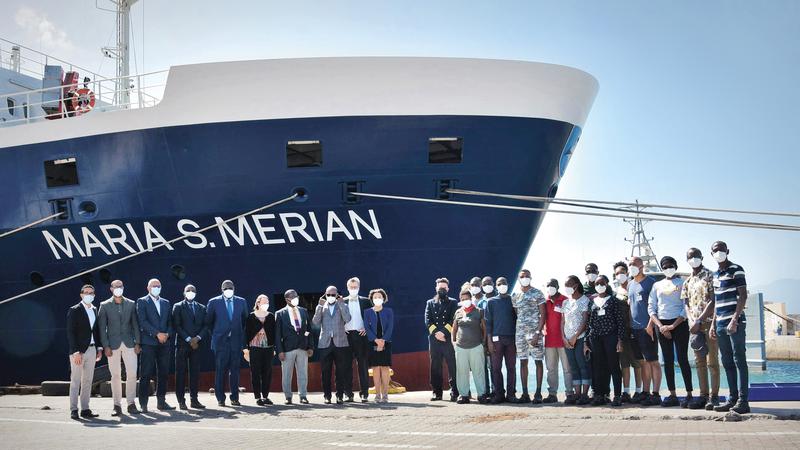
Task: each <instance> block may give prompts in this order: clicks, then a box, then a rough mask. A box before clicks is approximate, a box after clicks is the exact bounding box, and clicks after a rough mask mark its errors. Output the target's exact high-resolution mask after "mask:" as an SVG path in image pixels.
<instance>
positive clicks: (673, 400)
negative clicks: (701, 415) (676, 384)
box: [661, 394, 681, 408]
mask: <svg viewBox="0 0 800 450" xmlns="http://www.w3.org/2000/svg"><path fill="white" fill-rule="evenodd" d="M680 404H681V402H680V401H679V400H678V397H677V396H676V395H675V394H669V395H668V396H666V397H664V400H662V401H661V406H662V407H664V408H669V407H672V406H680Z"/></svg>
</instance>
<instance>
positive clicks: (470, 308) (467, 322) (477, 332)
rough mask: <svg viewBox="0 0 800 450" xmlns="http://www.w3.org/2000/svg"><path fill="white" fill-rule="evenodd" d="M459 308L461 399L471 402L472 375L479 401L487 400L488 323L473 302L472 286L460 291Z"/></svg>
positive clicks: (457, 346) (456, 342)
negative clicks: (484, 375)
mask: <svg viewBox="0 0 800 450" xmlns="http://www.w3.org/2000/svg"><path fill="white" fill-rule="evenodd" d="M459 299H460V302H459V306H460V307H459V308H458V310H457V311H456V314H455V318H454V319H453V334H452V340H453V345H454V346H455V350H456V372H457V375H456V380H457V382H458V391H459V392H460V393H461V396H460V397H459V398H458V401H457V403H459V404H465V403H469V402H470V399H469V395H467V392H469V390H470V383H469V379H470V378H469V377H470V374H472V380H473V381H474V383H475V390H476V392H475V394H476V395H477V396H478V402H479V403H486V402H487V401H488V396H487V393H486V382H485V379H484V377H483V370H484V365H485V364H486V356H485V350H484V343H485V342H486V323H485V322H484V319H483V313H482V311H481V310H480V309H479V308H478V307H477V306H475V304H474V303H473V302H472V294H471V293H470V291H469V288H467V289H465V290H462V291H461V293H460V294H459Z"/></svg>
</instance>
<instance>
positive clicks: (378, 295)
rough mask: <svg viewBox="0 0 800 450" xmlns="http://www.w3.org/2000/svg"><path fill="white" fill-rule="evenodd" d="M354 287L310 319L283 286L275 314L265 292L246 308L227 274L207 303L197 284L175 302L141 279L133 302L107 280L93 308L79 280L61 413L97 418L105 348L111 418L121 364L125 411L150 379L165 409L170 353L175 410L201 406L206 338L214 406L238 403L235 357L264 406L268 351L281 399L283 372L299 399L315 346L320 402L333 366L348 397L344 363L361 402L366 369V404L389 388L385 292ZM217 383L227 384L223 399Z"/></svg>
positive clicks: (340, 398) (288, 393)
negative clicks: (140, 292) (363, 292)
mask: <svg viewBox="0 0 800 450" xmlns="http://www.w3.org/2000/svg"><path fill="white" fill-rule="evenodd" d="M360 287H361V282H360V281H359V279H358V278H351V279H349V280H348V281H347V288H348V295H347V296H342V295H340V294H339V292H338V291H337V289H336V287H335V286H329V287H328V288H327V289H326V290H325V294H324V295H323V296H322V297H321V298H320V299H319V303H318V305H317V306H316V309H315V311H314V314H313V316H310V315H309V312H308V310H306V309H305V308H303V307H302V306H300V304H299V303H300V297H299V295H298V293H297V292H296V291H295V290H293V289H290V290H287V291H286V292H285V293H284V299H285V300H286V307H284V308H282V309H280V310H279V311H277V312H276V313H274V314H273V313H272V312H270V309H269V306H270V305H269V297H267V296H266V295H263V294H262V295H259V296H258V297H257V298H256V301H255V304H254V306H253V309H252V311H248V308H247V304H246V302H245V299H244V298H242V297H239V296H237V295H235V294H234V284H233V282H232V281H230V280H225V281H223V282H222V285H221V295H219V296H217V297H214V298H212V299H210V300H209V301H208V302H207V304H206V305H203V304H202V303H200V302H198V301H196V296H197V289H196V288H195V287H194V286H193V285H191V284H189V285H187V286H186V287H185V288H184V290H183V299H182V300H181V301H180V302H177V303H175V304H174V305H171V304H170V302H169V300H167V299H165V298H163V297H161V282H160V281H159V280H158V279H151V280H150V281H149V282H148V283H147V295H145V296H143V297H141V298H139V299H138V300H135V301H134V300H131V299H128V298H126V297H125V296H124V285H123V282H122V281H121V280H114V281H113V282H112V283H111V286H110V290H111V297H110V298H109V299H107V300H105V301H103V302H102V303H100V307H99V308H97V307H95V306H94V305H93V302H94V299H95V289H94V287H93V286H91V285H84V286H83V287H82V288H81V292H80V296H81V301H80V302H79V303H78V304H76V305H74V306H72V307H71V308H70V309H69V312H68V314H67V338H68V342H69V354H70V357H69V361H70V368H71V380H70V415H71V417H72V418H73V419H78V418H79V417H84V418H93V417H97V416H98V415H97V414H95V413H93V412H92V411H91V409H90V408H89V399H90V397H91V390H92V381H93V377H94V367H95V363H96V362H97V361H100V359H101V358H102V357H103V356H104V355H105V356H106V357H107V358H108V366H109V370H110V372H111V392H112V397H113V402H114V411H113V413H112V416H120V415H122V414H123V409H122V390H123V384H122V365H123V364H124V366H125V401H126V404H127V409H126V410H127V412H128V414H139V413H140V412H147V405H148V399H149V397H150V381H151V379H153V378H155V385H156V392H155V393H156V399H157V408H158V409H159V410H172V409H174V407H172V406H170V405H169V404H168V403H167V402H166V390H167V376H168V374H169V367H170V363H171V358H173V357H174V358H175V394H176V397H177V401H178V406H179V408H180V409H184V410H185V409H188V407H189V406H190V407H192V408H195V409H204V408H205V406H204V405H203V404H202V403H200V401H199V399H198V385H199V375H200V372H199V365H200V354H201V352H202V351H204V349H205V348H206V347H205V342H208V341H210V348H211V351H212V352H213V355H214V365H215V380H214V381H215V383H214V394H215V396H216V399H217V404H218V405H219V406H225V402H226V400H228V399H229V400H230V404H231V405H233V406H239V405H240V402H239V370H240V362H241V360H242V358H244V359H245V360H246V361H248V362H249V363H250V370H251V380H252V385H253V386H252V388H253V394H254V395H255V399H256V403H257V404H258V405H271V404H273V403H272V401H271V400H270V399H269V387H270V384H271V382H272V361H273V357H274V355H275V354H277V356H278V359H279V360H280V362H281V372H282V373H281V374H282V388H283V393H284V396H285V403H286V404H292V397H293V392H292V379H293V376H294V374H295V373H296V375H297V385H298V390H299V396H300V400H299V401H300V403H304V404H307V403H308V398H307V385H308V359H309V358H310V357H311V356H312V355H313V353H314V351H315V349H316V351H317V352H319V359H320V362H321V366H322V387H323V393H324V398H325V403H328V404H330V403H331V402H332V387H331V378H332V376H333V371H334V367H335V374H336V403H337V404H342V403H344V402H353V401H355V400H354V397H355V396H354V392H353V377H352V364H353V360H355V362H356V364H357V366H358V375H359V395H360V398H361V401H362V402H367V401H368V394H369V369H370V368H372V372H373V380H374V386H375V392H376V395H375V401H376V402H378V403H385V402H387V401H388V393H389V382H390V371H389V369H390V366H391V361H392V350H391V349H392V344H391V343H392V330H393V328H394V314H393V312H392V310H391V308H389V307H387V306H386V303H387V302H388V296H387V294H386V292H385V291H384V290H383V289H373V290H372V291H370V292H369V295H368V296H367V297H363V296H360V295H359V291H360ZM312 324H313V325H315V326H316V327H318V328H319V330H320V332H319V340H318V342H317V344H316V346H315V345H314V340H313V338H312V335H311V325H312ZM137 370H138V371H139V383H138V390H137V383H136V377H137ZM187 375H188V379H189V389H188V390H189V395H190V403H189V405H188V406H187V403H186V390H187V389H186V378H187ZM226 380H227V381H228V386H229V387H230V391H229V392H230V393H229V395H228V396H227V398H226V394H225V382H226ZM137 393H138V400H139V407H138V408H137V406H136V403H135V399H136V396H137ZM79 400H80V411H79V409H78V408H79V404H78V403H79ZM140 408H141V409H140Z"/></svg>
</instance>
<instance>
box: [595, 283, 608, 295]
mask: <svg viewBox="0 0 800 450" xmlns="http://www.w3.org/2000/svg"><path fill="white" fill-rule="evenodd" d="M607 288H608V286H605V285H603V284H598V285H597V286H595V287H594V290H595V291H597V293H598V294H605V293H606V289H607Z"/></svg>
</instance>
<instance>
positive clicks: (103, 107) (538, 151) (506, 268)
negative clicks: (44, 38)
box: [0, 11, 598, 389]
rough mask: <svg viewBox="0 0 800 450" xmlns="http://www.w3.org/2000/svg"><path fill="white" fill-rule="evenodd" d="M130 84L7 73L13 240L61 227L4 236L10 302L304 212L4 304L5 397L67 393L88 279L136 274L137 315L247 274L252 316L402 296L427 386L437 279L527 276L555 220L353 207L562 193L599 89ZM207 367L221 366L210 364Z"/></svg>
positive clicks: (480, 67)
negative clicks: (295, 304) (74, 317)
mask: <svg viewBox="0 0 800 450" xmlns="http://www.w3.org/2000/svg"><path fill="white" fill-rule="evenodd" d="M123 13H126V11H123ZM123 34H124V33H123ZM126 39H127V38H126V37H125V36H122V35H121V36H119V37H118V46H117V48H118V49H124V51H121V54H120V55H119V56H120V58H127V44H126ZM11 54H12V55H16V56H15V58H16V61H17V62H19V61H21V60H22V58H24V55H25V49H24V47H19V46H18V47H17V49H16V50H12V52H11ZM6 59H8V58H6ZM122 67H125V65H124V64H121V65H118V73H117V76H115V77H112V78H108V79H103V78H101V77H99V76H96V75H93V74H86V73H85V72H81V71H80V70H77V69H76V68H75V67H72V68H70V67H69V66H67V63H64V62H59V61H53V60H52V59H50V60H49V61H48V63H47V64H46V65H45V66H44V67H43V70H42V71H41V75H42V77H41V78H37V77H35V76H32V75H31V74H27V75H26V74H25V73H24V71H22V70H21V64H15V63H14V61H12V62H11V63H10V64H8V63H6V61H3V65H2V68H0V88H2V89H3V91H4V92H0V104H1V105H2V109H0V121H2V122H0V211H2V214H0V232H2V231H3V230H9V229H13V228H15V227H18V226H20V225H22V224H25V223H29V222H32V221H34V220H36V219H39V218H42V217H46V216H48V215H51V214H54V213H59V212H60V213H62V214H61V216H59V217H58V218H56V219H55V220H54V221H50V222H46V223H45V224H43V225H39V226H36V227H34V228H30V229H27V230H25V231H22V232H19V233H16V234H14V235H11V236H9V237H6V238H3V239H0V248H1V249H2V253H3V255H4V258H3V259H4V262H3V264H2V265H0V300H1V299H4V298H9V297H11V296H14V295H16V294H19V293H21V292H25V291H27V290H29V289H32V288H35V287H37V286H43V285H45V284H47V283H50V282H52V281H55V280H58V279H61V278H63V277H66V276H69V275H71V274H75V273H78V272H80V271H82V270H86V269H88V268H91V267H94V266H96V265H98V264H101V263H103V262H106V261H111V260H113V259H115V258H119V257H121V256H123V255H128V254H131V253H134V252H138V251H141V250H146V249H148V248H151V247H152V246H154V245H157V244H159V243H162V242H164V241H165V240H168V239H171V238H174V237H176V236H180V235H181V234H185V233H190V232H192V231H195V230H197V229H198V228H200V227H203V226H207V225H211V224H214V223H219V222H221V221H222V219H225V218H229V217H233V216H236V215H238V214H240V213H242V212H245V211H248V210H250V209H252V208H255V207H258V206H261V205H264V204H268V203H270V202H273V201H275V200H278V199H283V198H285V197H287V196H289V195H291V194H293V193H296V194H298V196H297V197H296V198H295V199H294V201H291V202H289V203H285V204H282V205H280V206H278V207H276V208H274V209H270V210H267V211H265V212H264V213H262V214H256V215H252V216H248V217H243V218H241V219H239V220H237V221H235V222H233V223H230V224H221V225H220V226H219V227H218V228H214V229H212V230H211V231H209V232H207V233H205V234H204V235H203V236H201V237H197V236H195V237H191V238H189V239H187V240H185V241H181V242H177V243H175V244H174V245H171V246H169V247H168V248H161V249H158V250H155V251H153V252H152V253H148V254H146V255H143V256H141V257H138V258H134V259H131V260H128V261H124V262H121V263H119V264H116V265H113V266H110V267H108V268H104V269H102V270H99V271H96V272H92V273H90V274H88V275H85V276H83V277H81V279H79V280H78V279H76V280H72V281H70V282H67V283H64V284H61V285H58V286H54V287H52V288H49V289H47V290H44V291H41V292H38V293H35V294H32V295H29V296H27V297H24V298H22V299H20V300H17V301H14V302H10V303H7V304H4V305H0V360H2V361H3V370H2V371H0V384H2V385H8V384H12V383H15V382H17V383H25V384H32V383H39V382H41V381H43V380H47V379H66V377H67V373H68V370H69V366H68V364H67V363H66V351H67V344H66V342H65V333H64V322H65V321H64V317H65V314H66V311H67V308H68V307H69V306H70V305H72V304H75V303H76V302H77V301H78V290H79V288H80V286H81V284H83V283H92V284H94V285H95V286H96V288H97V291H98V300H102V299H104V298H107V297H108V296H109V295H110V294H109V293H108V286H109V283H110V282H111V281H112V280H114V279H117V278H119V279H122V280H123V281H124V282H125V285H126V287H125V289H126V290H125V292H126V296H127V297H130V298H137V297H141V296H143V295H144V294H145V284H146V282H147V280H148V279H149V278H152V277H159V278H160V279H161V281H162V283H163V286H164V289H163V291H162V292H163V295H164V297H165V298H167V299H169V300H171V301H173V302H175V301H179V300H181V292H182V289H183V286H184V285H185V284H186V283H192V284H194V285H196V286H197V288H198V293H199V296H200V298H203V299H207V298H210V297H213V296H215V295H218V293H219V285H220V282H221V281H222V279H225V278H230V279H232V280H234V282H235V283H236V291H237V294H239V295H241V296H244V297H245V298H246V299H247V300H248V301H249V302H251V304H252V302H253V301H254V299H255V297H256V296H257V295H258V294H260V293H266V294H268V295H270V297H271V298H272V305H273V308H275V309H279V308H282V307H283V306H284V301H283V295H282V293H283V292H284V290H286V289H288V288H294V289H296V290H297V291H298V292H300V293H301V299H302V304H303V305H304V306H305V307H306V308H309V309H310V310H313V308H314V306H315V305H316V302H317V299H318V298H319V296H320V294H321V293H322V292H323V291H324V289H325V287H326V286H327V285H330V284H336V285H338V286H340V289H342V290H344V289H343V288H344V282H345V280H346V279H347V278H348V277H350V276H358V277H360V278H361V280H362V286H363V289H362V291H363V292H362V294H366V292H367V291H368V290H369V289H370V288H375V287H382V288H385V289H386V290H387V291H388V293H389V304H388V306H390V307H392V308H394V310H395V316H396V320H397V324H396V327H395V329H396V330H397V331H396V334H395V337H394V351H395V353H396V356H395V358H394V366H393V367H394V369H395V372H396V374H397V376H396V378H397V379H398V381H400V382H401V383H402V384H404V385H405V386H407V387H409V388H410V389H424V388H426V387H427V385H428V369H427V367H428V364H427V339H428V338H427V333H426V329H425V326H424V324H423V310H424V302H425V300H426V299H427V298H430V297H431V296H432V295H433V290H434V280H435V279H436V277H439V276H446V277H448V278H449V279H450V280H451V281H452V284H451V289H450V293H451V296H456V294H457V291H458V286H459V285H460V283H461V282H462V281H464V280H467V279H469V277H471V276H475V275H487V274H491V275H498V274H503V275H507V276H513V275H514V274H515V273H516V272H517V270H519V268H520V267H521V265H522V263H523V260H524V258H525V256H526V254H527V251H528V248H529V247H530V244H531V243H532V241H533V239H534V236H535V235H536V231H537V229H538V227H539V224H540V222H541V220H542V218H543V215H542V214H540V213H530V212H521V211H512V210H500V209H491V210H476V209H470V208H452V207H447V206H442V205H434V204H426V205H424V206H420V205H418V204H409V203H401V202H395V201H391V200H379V199H363V198H360V197H358V196H357V195H354V194H355V193H358V192H381V193H395V194H403V195H412V196H416V197H423V198H435V199H445V200H447V199H452V198H453V197H454V196H453V195H452V194H451V193H449V192H448V191H447V190H448V189H450V188H453V187H456V186H458V187H464V188H468V189H475V190H484V191H499V192H515V193H520V194H525V195H535V196H543V195H547V196H555V194H556V191H557V188H558V183H559V180H560V179H561V177H562V176H563V174H564V171H565V170H566V168H567V164H568V162H569V158H570V156H571V155H572V153H573V151H574V150H575V146H576V144H577V143H578V139H579V137H580V135H581V129H582V127H583V125H584V122H585V120H586V117H587V114H588V112H589V109H590V107H591V105H592V102H593V100H594V97H595V95H596V92H597V88H598V85H597V81H596V80H595V79H594V78H593V77H592V76H590V75H588V74H587V73H584V72H582V71H580V70H576V69H572V68H568V67H563V66H557V65H550V64H543V63H533V62H522V61H502V60H480V59H462V58H403V57H365V58H312V59H284V60H260V61H240V62H226V63H211V64H194V65H186V66H174V67H172V68H170V69H169V71H168V72H163V73H156V74H155V75H154V76H156V77H158V76H161V77H162V78H163V76H166V85H165V86H158V84H159V83H155V85H154V84H148V83H147V80H148V79H150V78H151V75H148V76H139V75H128V73H127V72H125V73H119V71H121V70H125V69H123V68H122ZM62 72H66V73H69V72H77V73H74V74H70V75H69V77H68V78H67V79H66V81H65V79H64V78H63V77H62V78H59V77H58V75H59V74H61V73H62ZM53 74H55V76H53ZM86 75H89V76H90V80H87V81H84V80H83V77H84V76H86ZM54 80H55V81H58V83H57V84H53V83H54ZM48 84H50V85H48ZM131 85H132V86H133V87H131ZM162 89H163V97H161V96H159V95H157V94H159V93H160V90H162ZM79 90H80V93H79V92H78V91H79ZM91 102H93V105H92V104H91ZM45 116H49V117H47V118H46V117H45ZM504 202H505V201H500V202H499V203H504ZM202 364H203V369H204V370H207V371H208V370H212V368H213V364H212V361H211V356H210V354H209V355H208V357H207V359H206V360H205V361H203V363H202ZM312 378H314V377H312ZM314 381H317V380H312V383H313V382H314Z"/></svg>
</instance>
